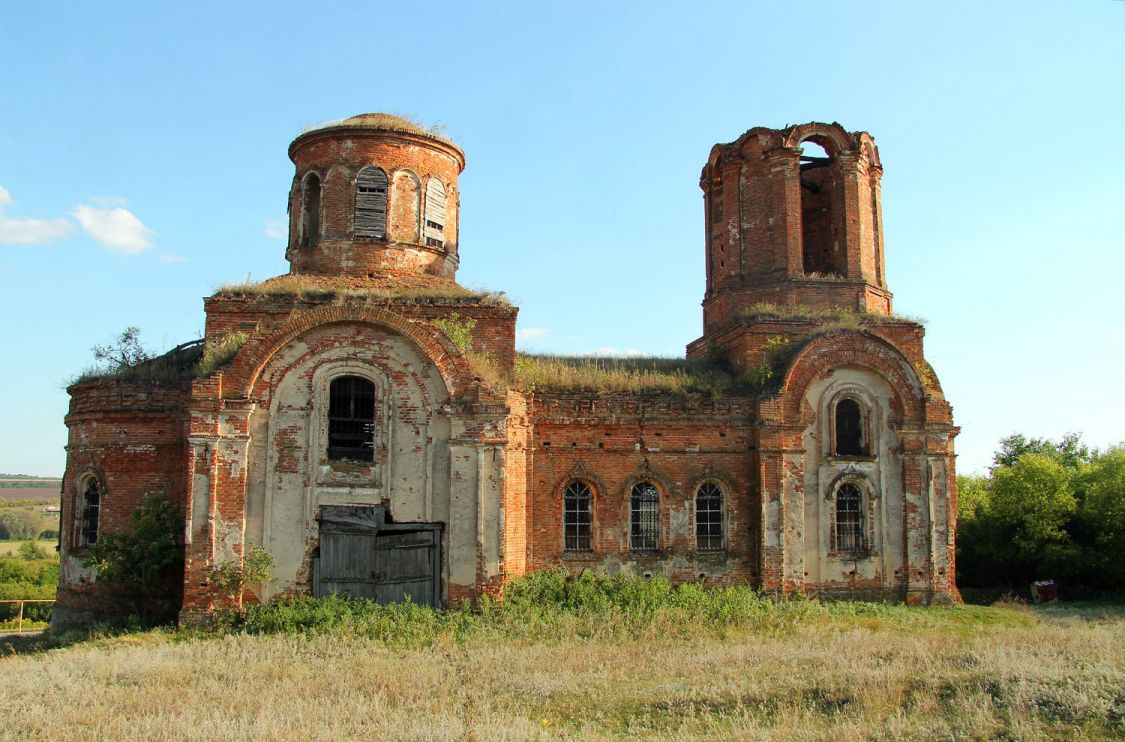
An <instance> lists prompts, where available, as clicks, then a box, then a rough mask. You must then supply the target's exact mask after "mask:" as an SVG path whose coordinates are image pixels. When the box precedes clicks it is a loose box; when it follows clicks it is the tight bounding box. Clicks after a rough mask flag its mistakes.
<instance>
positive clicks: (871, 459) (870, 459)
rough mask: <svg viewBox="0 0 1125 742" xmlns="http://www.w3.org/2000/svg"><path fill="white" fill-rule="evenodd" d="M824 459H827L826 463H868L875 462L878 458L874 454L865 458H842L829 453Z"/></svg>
mask: <svg viewBox="0 0 1125 742" xmlns="http://www.w3.org/2000/svg"><path fill="white" fill-rule="evenodd" d="M825 458H826V459H828V461H830V462H833V461H868V462H875V461H877V460H878V459H879V457H878V456H876V455H874V454H871V455H866V456H842V455H840V454H835V453H830V454H828V455H827V456H825Z"/></svg>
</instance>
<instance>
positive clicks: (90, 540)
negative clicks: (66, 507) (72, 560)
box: [77, 476, 102, 548]
mask: <svg viewBox="0 0 1125 742" xmlns="http://www.w3.org/2000/svg"><path fill="white" fill-rule="evenodd" d="M101 507H102V486H101V483H100V482H98V478H97V477H94V476H91V477H90V478H89V479H87V480H86V482H85V483H84V484H83V486H82V497H81V501H80V502H79V503H78V508H77V512H78V546H79V548H81V547H84V546H93V545H94V544H96V543H97V542H98V525H99V520H100V518H99V516H100V514H101Z"/></svg>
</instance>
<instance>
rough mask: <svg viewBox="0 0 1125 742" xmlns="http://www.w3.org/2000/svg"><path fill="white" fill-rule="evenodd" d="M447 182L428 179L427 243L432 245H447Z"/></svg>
mask: <svg viewBox="0 0 1125 742" xmlns="http://www.w3.org/2000/svg"><path fill="white" fill-rule="evenodd" d="M445 212H446V204H445V184H444V183H442V182H441V181H440V180H438V179H437V178H430V179H429V180H428V181H426V217H425V229H423V232H424V234H425V237H426V244H427V245H429V246H430V247H445V241H446V237H445Z"/></svg>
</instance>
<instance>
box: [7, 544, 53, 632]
mask: <svg viewBox="0 0 1125 742" xmlns="http://www.w3.org/2000/svg"><path fill="white" fill-rule="evenodd" d="M58 584H59V560H58V556H57V555H56V554H54V553H52V552H49V551H47V550H46V549H44V548H43V547H42V546H40V545H39V544H37V543H35V542H34V541H26V542H24V543H22V544H20V545H19V548H18V549H17V551H16V554H15V555H14V556H7V557H0V600H25V599H40V600H42V599H47V600H49V599H51V598H53V597H55V587H56V586H57V585H58ZM18 613H19V606H18V605H17V604H15V603H0V624H6V623H8V622H10V621H12V620H13V619H15V617H16V615H17V614H18ZM23 615H24V621H25V622H26V621H32V622H46V621H48V620H50V617H51V607H50V604H41V603H30V604H28V605H27V606H26V607H25V608H24V614H23Z"/></svg>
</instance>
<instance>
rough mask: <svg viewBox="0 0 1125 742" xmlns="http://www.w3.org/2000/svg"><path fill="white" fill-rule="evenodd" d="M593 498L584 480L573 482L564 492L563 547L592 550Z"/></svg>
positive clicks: (566, 548)
mask: <svg viewBox="0 0 1125 742" xmlns="http://www.w3.org/2000/svg"><path fill="white" fill-rule="evenodd" d="M592 501H593V498H592V496H591V494H590V488H589V487H587V486H586V485H585V484H583V483H582V482H571V483H570V484H569V485H567V488H566V492H565V493H564V494H563V549H564V550H565V551H590V550H591V549H592V548H593V545H592V541H593V539H592V535H593V518H592V517H591V516H592V513H591V509H592V508H591V505H592Z"/></svg>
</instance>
